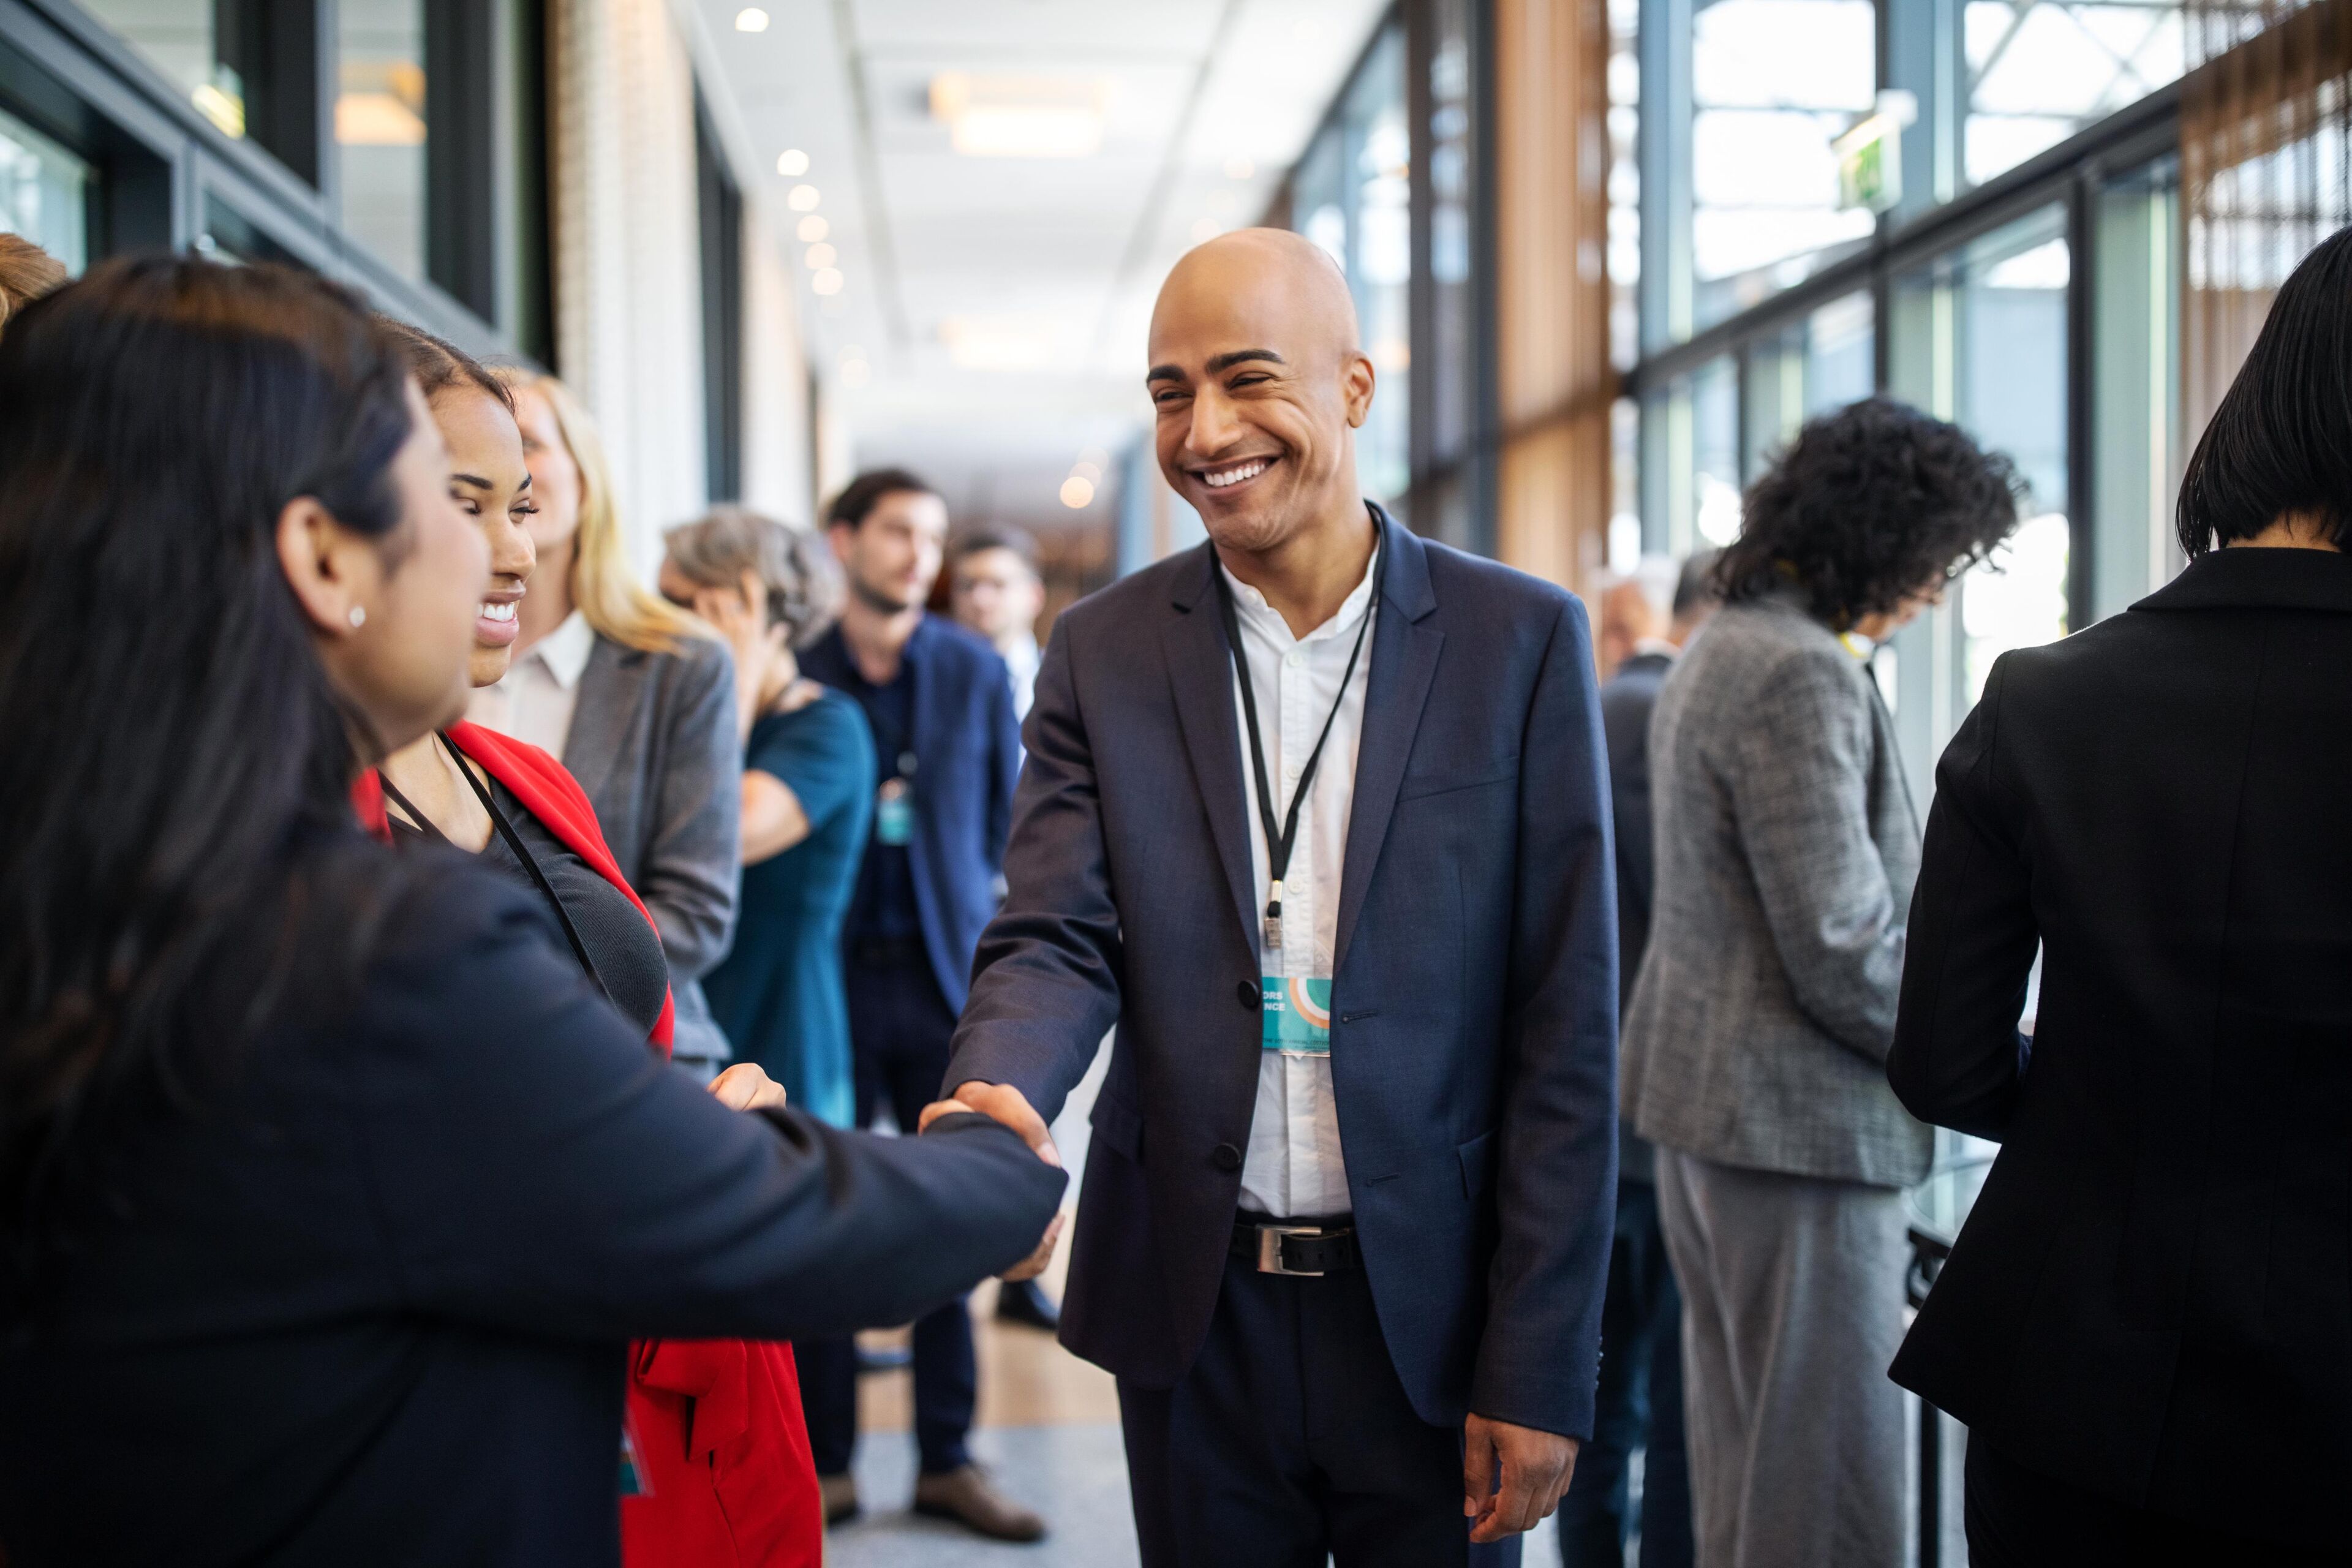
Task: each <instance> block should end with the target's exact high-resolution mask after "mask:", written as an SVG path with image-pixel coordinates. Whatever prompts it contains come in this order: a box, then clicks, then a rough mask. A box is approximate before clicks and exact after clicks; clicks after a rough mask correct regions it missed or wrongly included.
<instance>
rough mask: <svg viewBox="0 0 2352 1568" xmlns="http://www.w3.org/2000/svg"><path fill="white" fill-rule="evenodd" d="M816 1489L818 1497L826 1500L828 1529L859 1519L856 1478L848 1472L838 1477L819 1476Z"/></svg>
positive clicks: (825, 1517) (825, 1509) (825, 1513)
mask: <svg viewBox="0 0 2352 1568" xmlns="http://www.w3.org/2000/svg"><path fill="white" fill-rule="evenodd" d="M816 1489H817V1495H818V1496H819V1497H821V1498H822V1499H824V1522H825V1525H826V1527H827V1528H828V1529H830V1528H831V1527H832V1526H834V1525H836V1524H842V1523H845V1522H847V1521H850V1520H853V1519H856V1517H857V1515H858V1512H859V1510H858V1506H857V1478H856V1477H855V1476H852V1475H850V1474H849V1473H848V1472H846V1471H844V1472H843V1473H842V1474H840V1475H837V1476H819V1477H817V1479H816Z"/></svg>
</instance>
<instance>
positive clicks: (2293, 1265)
mask: <svg viewBox="0 0 2352 1568" xmlns="http://www.w3.org/2000/svg"><path fill="white" fill-rule="evenodd" d="M2347 532H2352V230H2347V231H2344V232H2339V233H2337V234H2336V235H2335V236H2334V237H2331V238H2329V239H2327V240H2326V241H2325V242H2324V243H2322V244H2321V245H2320V246H2319V247H2318V248H2317V249H2315V251H2313V252H2312V254H2311V255H2310V256H2309V257H2308V258H2305V261H2304V262H2303V264H2302V265H2301V266H2300V267H2298V268H2296V269H2295V271H2294V275H2293V276H2292V277H2290V278H2289V279H2287V282H2286V284H2285V286H2284V288H2283V289H2280V291H2279V294H2278V297H2277V300H2276V301H2275V303H2274V304H2273V307H2272V310H2271V314H2270V319H2269V320H2268V321H2266V322H2265V323H2264V324H2263V331H2262V333H2261V335H2260V337H2259V338H2258V339H2257V340H2256V341H2255V343H2254V346H2253V350H2252V353H2250V354H2249V355H2248V356H2247V359H2246V363H2245V364H2244V366H2243V367H2242V369H2241V370H2240V372H2239V374H2238V376H2237V379H2236V380H2235V382H2234V383H2232V384H2231V387H2230V390H2229V392H2228V394H2227V395H2225V396H2224V397H2223V398H2222V400H2221V405H2220V406H2219V407H2218V408H2217V409H2216V410H2215V412H2214V415H2213V418H2212V422H2211V423H2210V425H2209V426H2207V428H2206V431H2205V434H2204V436H2203V437H2202V438H2201V439H2200V441H2199V442H2198V444H2197V448H2196V451H2195V453H2194V455H2193V456H2192V457H2191V458H2190V459H2189V466H2188V469H2187V471H2186V473H2185V474H2184V476H2183V479H2182V482H2181V489H2180V501H2179V536H2180V542H2181V546H2182V548H2183V550H2185V551H2186V552H2187V553H2188V555H2189V565H2188V567H2187V569H2186V570H2185V571H2183V572H2182V573H2181V574H2180V575H2179V577H2178V578H2176V579H2175V580H2174V581H2173V582H2172V583H2170V584H2168V585H2167V586H2165V587H2164V588H2162V589H2159V590H2158V592H2157V593H2155V594H2153V595H2149V596H2148V597H2147V598H2146V599H2143V600H2141V601H2140V602H2139V603H2138V604H2137V605H2133V606H2132V607H2131V608H2130V609H2129V610H2127V611H2126V612H2125V613H2124V614H2122V615H2118V616H2112V617H2110V618H2109V619H2107V620H2105V621H2102V622H2100V623H2099V624H2098V625H2096V626H2091V627H2089V628H2088V629H2086V630H2084V631H2082V632H2079V633H2077V634H2075V635H2074V636H2073V637H2067V638H2065V639H2064V640H2063V641H2061V642H2057V643H2053V644H2051V645H2049V646H2048V647H2038V648H2026V649H2020V650H2018V651H2015V652H2012V653H2010V654H2007V655H2004V656H2003V657H2002V658H2000V660H1999V661H1998V662H1997V663H1996V664H1995V665H1994V666H1993V668H1992V670H1991V673H1990V676H1989V677H1988V678H1987V679H1986V682H1985V690H1984V696H1983V698H1982V699H1981V700H1979V703H1978V704H1977V707H1976V710H1975V711H1974V712H1972V713H1971V714H1970V715H1969V719H1968V721H1967V722H1966V723H1964V724H1963V725H1962V726H1961V727H1960V731H1959V733H1958V735H1956V736H1955V737H1954V738H1953V740H1952V743H1951V745H1950V747H1949V748H1948V750H1947V751H1946V752H1945V753H1944V757H1943V760H1942V762H1941V763H1940V764H1939V765H1938V767H1937V773H1936V801H1935V807H1934V811H1933V813H1932V814H1931V815H1930V816H1929V818H1928V823H1927V847H1926V851H1925V858H1924V860H1923V862H1922V864H1921V867H1920V871H1919V881H1918V888H1917V891H1916V895H1915V897H1914V900H1913V903H1912V909H1911V922H1910V952H1909V956H1908V959H1907V961H1906V964H1905V968H1904V973H1903V987H1902V1003H1901V1012H1900V1016H1899V1019H1898V1021H1897V1024H1896V1027H1895V1046H1894V1050H1893V1053H1892V1054H1891V1055H1890V1056H1889V1057H1888V1058H1887V1077H1888V1079H1889V1080H1890V1081H1891V1082H1892V1084H1893V1085H1894V1088H1895V1092H1896V1093H1897V1094H1898V1095H1900V1096H1901V1097H1902V1100H1903V1101H1904V1103H1905V1104H1906V1105H1907V1106H1908V1107H1909V1108H1910V1109H1911V1110H1913V1111H1914V1112H1915V1113H1916V1114H1917V1115H1918V1116H1920V1117H1922V1118H1924V1119H1925V1120H1927V1121H1934V1122H1937V1123H1940V1124H1942V1125H1943V1126H1946V1127H1950V1128H1956V1129H1958V1130H1959V1131H1964V1132H1969V1133H1973V1134H1976V1135H1977V1136H1979V1137H1984V1138H1992V1139H1998V1140H2000V1142H2001V1150H2000V1154H1999V1156H1998V1157H1997V1158H1996V1159H1995V1160H1994V1162H1993V1163H1992V1168H1991V1171H1990V1173H1989V1175H1988V1176H1987V1179H1986V1181H1985V1184H1984V1188H1983V1192H1982V1194H1981V1195H1980V1196H1979V1199H1978V1200H1977V1203H1976V1205H1975V1208H1974V1211H1973V1212H1972V1213H1971V1214H1970V1215H1969V1218H1968V1221H1967V1224H1966V1225H1965V1226H1963V1227H1962V1229H1961V1232H1960V1235H1959V1237H1958V1242H1957V1244H1956V1245H1955V1247H1953V1250H1952V1255H1951V1258H1950V1261H1949V1262H1948V1263H1947V1264H1946V1265H1945V1267H1944V1269H1943V1272H1942V1274H1941V1276H1940V1277H1939V1278H1938V1279H1937V1281H1936V1285H1935V1288H1934V1289H1933V1291H1932V1292H1931V1293H1930V1294H1929V1296H1928V1298H1927V1305H1926V1307H1925V1309H1924V1310H1922V1311H1921V1312H1920V1314H1919V1317H1918V1320H1917V1321H1916V1324H1915V1325H1914V1326H1913V1328H1912V1330H1911V1332H1910V1334H1909V1337H1908V1338H1907V1339H1906V1340H1905V1342H1904V1344H1903V1348H1902V1352H1901V1354H1900V1355H1899V1356H1898V1357H1897V1358H1896V1360H1895V1366H1894V1376H1895V1381H1896V1382H1898V1383H1901V1384H1904V1385H1905V1386H1906V1387H1907V1388H1911V1389H1913V1390H1916V1392H1917V1393H1918V1394H1921V1395H1922V1396H1923V1397H1925V1398H1926V1399H1927V1400H1928V1401H1930V1402H1931V1403H1933V1404H1935V1405H1939V1406H1941V1407H1942V1408H1944V1409H1945V1410H1948V1411H1949V1412H1951V1414H1953V1415H1956V1416H1958V1417H1959V1418H1960V1419H1961V1420H1962V1421H1964V1422H1966V1423H1967V1424H1968V1426H1969V1450H1968V1495H1967V1524H1968V1534H1969V1553H1970V1558H1971V1561H1973V1562H1974V1563H1977V1564H1979V1568H2006V1565H2009V1564H2023V1563H2051V1564H2058V1563H2067V1564H2074V1563H2091V1562H2101V1563H2106V1562H2134V1563H2151V1562H2162V1563H2172V1562H2183V1561H2194V1562H2200V1563H2257V1562H2259V1563H2290V1562H2293V1563H2303V1562H2318V1561H2326V1562H2331V1563H2340V1562H2344V1561H2346V1560H2347V1559H2346V1556H2345V1552H2346V1547H2345V1531H2344V1522H2343V1506H2342V1497H2343V1494H2342V1492H2341V1491H2340V1488H2341V1487H2342V1486H2343V1485H2344V1479H2345V1477H2346V1476H2347V1474H2352V1421H2347V1412H2352V816H2347V814H2346V812H2345V810H2344V781H2345V778H2346V776H2347V768H2352V681H2347V679H2346V672H2347V669H2352V560H2347V558H2346V556H2345V555H2344V554H2342V553H2341V551H2342V549H2343V546H2344V544H2345V542H2346V539H2347ZM2217 547H2218V548H2217ZM2037 950H2038V951H2039V952H2040V953H2041V956H2042V988H2041V997H2040V1003H2039V1006H2038V1010H2037V1016H2036V1022H2035V1032H2034V1035H2033V1037H2032V1040H2031V1041H2028V1040H2026V1039H2025V1038H2023V1037H2021V1035H2020V1034H2019V1032H2018V1024H2019V1019H2020V1016H2021V1007H2022V1005H2023V1002H2024V998H2025V992H2026V983H2027V975H2028V972H2029V971H2030V970H2031V969H2032V965H2033V963H2034V957H2035V953H2036V952H2037Z"/></svg>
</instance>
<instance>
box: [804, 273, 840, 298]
mask: <svg viewBox="0 0 2352 1568" xmlns="http://www.w3.org/2000/svg"><path fill="white" fill-rule="evenodd" d="M809 288H810V289H813V290H814V291H815V292H816V293H819V294H838V293H840V292H841V269H840V268H835V267H821V268H817V272H816V276H814V278H811V279H809Z"/></svg>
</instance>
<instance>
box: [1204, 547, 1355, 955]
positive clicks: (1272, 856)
mask: <svg viewBox="0 0 2352 1568" xmlns="http://www.w3.org/2000/svg"><path fill="white" fill-rule="evenodd" d="M1387 544H1388V540H1387V537H1386V530H1385V528H1384V527H1382V525H1381V524H1380V523H1379V522H1378V521H1375V522H1374V524H1373V539H1372V548H1373V549H1374V550H1375V551H1377V552H1379V554H1380V564H1379V565H1377V566H1375V567H1374V568H1373V569H1372V594H1371V598H1370V601H1369V602H1368V603H1366V605H1364V618H1363V620H1362V621H1360V622H1359V623H1358V624H1357V626H1356V642H1355V646H1354V647H1351V648H1349V650H1348V668H1347V669H1346V670H1345V671H1344V672H1343V673H1342V674H1341V675H1340V677H1339V695H1338V696H1337V697H1335V698H1333V699H1332V701H1331V711H1330V712H1329V713H1328V714H1326V715H1325V716H1324V719H1323V731H1322V733H1320V734H1318V735H1317V736H1316V737H1315V749H1314V750H1313V751H1312V752H1308V753H1307V765H1306V766H1305V767H1303V768H1301V769H1299V770H1298V783H1297V784H1296V785H1295V786H1293V788H1292V789H1291V792H1290V812H1289V815H1288V816H1287V817H1286V819H1284V820H1281V821H1276V818H1275V814H1274V787H1273V785H1272V784H1269V783H1268V782H1267V778H1266V772H1265V741H1264V740H1263V739H1262V738H1261V735H1260V731H1259V728H1258V721H1257V694H1256V692H1255V690H1253V689H1252V684H1251V681H1250V672H1249V655H1248V654H1247V653H1246V652H1245V651H1244V649H1243V647H1242V624H1241V616H1240V615H1239V613H1238V612H1236V611H1235V610H1234V590H1233V587H1232V584H1228V583H1227V582H1226V581H1225V574H1224V572H1223V568H1222V567H1220V568H1219V569H1217V570H1216V571H1214V572H1213V574H1212V575H1213V576H1214V577H1215V578H1216V580H1217V604H1218V607H1219V608H1220V609H1222V610H1223V612H1224V620H1225V641H1226V642H1227V643H1228V644H1229V645H1231V647H1232V650H1233V656H1234V673H1235V674H1236V675H1238V676H1239V677H1240V678H1241V683H1242V717H1243V718H1244V719H1245V720H1247V721H1248V723H1249V742H1250V764H1251V769H1252V772H1253V773H1254V775H1255V782H1256V784H1257V811H1258V821H1259V824H1260V825H1261V826H1263V827H1264V828H1265V859H1266V870H1267V871H1268V873H1269V878H1268V882H1267V888H1266V900H1265V945H1266V947H1267V949H1268V950H1269V951H1271V952H1281V951H1282V881H1283V878H1284V877H1285V876H1286V875H1287V874H1288V873H1289V870H1290V851H1291V847H1292V846H1294V845H1295V844H1297V842H1298V811H1299V807H1300V806H1301V805H1304V804H1305V803H1306V800H1307V791H1308V790H1309V789H1310V788H1312V787H1313V786H1314V784H1315V770H1316V768H1317V767H1318V765H1319V764H1320V763H1322V761H1323V742H1326V741H1328V740H1329V739H1330V738H1331V726H1332V725H1333V724H1334V723H1336V722H1337V721H1339V705H1340V704H1341V703H1343V702H1345V701H1347V700H1348V683H1349V681H1352V680H1353V679H1355V678H1356V664H1357V661H1358V660H1359V659H1360V658H1363V656H1364V638H1365V637H1366V636H1367V635H1369V634H1370V631H1371V629H1372V620H1373V617H1375V616H1378V615H1379V614H1380V613H1381V584H1382V582H1383V581H1384V580H1385V579H1386V578H1387V576H1388V573H1389V552H1388V549H1387V548H1386V546H1387Z"/></svg>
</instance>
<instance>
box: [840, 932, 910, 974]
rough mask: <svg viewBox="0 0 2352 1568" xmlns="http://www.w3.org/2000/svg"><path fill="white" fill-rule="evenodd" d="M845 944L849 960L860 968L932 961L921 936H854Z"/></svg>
mask: <svg viewBox="0 0 2352 1568" xmlns="http://www.w3.org/2000/svg"><path fill="white" fill-rule="evenodd" d="M843 946H844V947H845V949H846V950H847V951H848V953H849V962H850V963H854V964H856V965H857V967H858V968H860V969H901V968H908V967H911V966H913V965H916V964H922V963H929V962H930V955H929V953H927V952H924V950H923V939H922V938H921V937H919V936H862V937H852V938H851V939H850V940H849V941H848V942H845V943H843Z"/></svg>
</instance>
